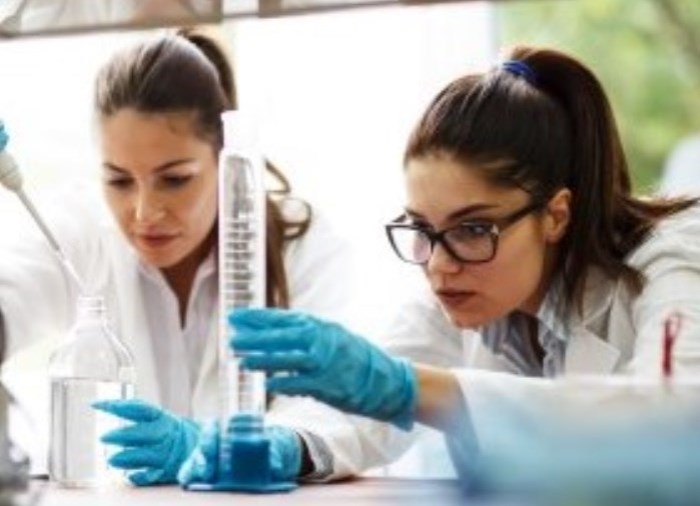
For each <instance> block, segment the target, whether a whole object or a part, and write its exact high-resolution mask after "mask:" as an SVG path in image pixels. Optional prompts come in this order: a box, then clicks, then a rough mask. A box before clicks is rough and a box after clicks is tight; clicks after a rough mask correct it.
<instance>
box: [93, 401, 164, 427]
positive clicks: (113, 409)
mask: <svg viewBox="0 0 700 506" xmlns="http://www.w3.org/2000/svg"><path fill="white" fill-rule="evenodd" d="M92 407H93V408H95V409H98V410H100V411H104V412H105V413H110V414H112V415H115V416H118V417H120V418H125V419H127V420H130V421H132V422H152V421H153V420H156V419H158V418H160V417H161V416H163V415H164V414H165V413H164V411H163V410H161V409H160V408H157V407H156V406H154V405H152V404H149V403H147V402H145V401H142V400H139V399H115V400H108V401H97V402H93V403H92Z"/></svg>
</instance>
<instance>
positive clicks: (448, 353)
mask: <svg viewBox="0 0 700 506" xmlns="http://www.w3.org/2000/svg"><path fill="white" fill-rule="evenodd" d="M404 162H405V164H404V165H405V182H406V190H407V197H408V198H407V203H406V206H405V209H404V211H403V213H402V214H401V216H400V217H399V218H397V219H396V220H395V221H393V222H392V223H390V224H388V225H387V226H386V231H387V234H388V238H389V241H390V243H391V246H392V247H393V249H394V251H395V252H396V254H397V255H398V257H399V258H400V259H401V260H403V261H405V262H408V263H411V264H415V265H417V266H419V267H420V268H422V269H423V272H424V274H425V277H426V280H427V282H428V285H429V287H430V290H431V291H432V294H427V295H426V297H422V298H420V300H417V301H416V303H415V304H413V305H410V306H408V307H404V308H402V310H401V312H400V315H399V317H398V318H397V320H396V323H395V325H394V327H393V328H392V330H391V331H390V335H389V336H387V338H386V342H387V348H388V351H389V352H390V353H391V355H390V354H389V353H387V352H386V351H383V350H380V349H379V348H377V347H375V346H373V345H371V344H370V343H369V342H368V341H366V340H364V339H362V338H361V337H358V336H356V335H353V334H352V333H351V332H349V331H347V330H346V329H344V328H343V327H341V326H340V325H337V324H334V323H329V322H326V321H322V320H319V319H316V318H314V317H311V316H307V315H303V314H299V313H294V312H290V311H280V310H241V311H236V312H234V313H233V314H232V315H231V316H230V322H231V324H232V325H233V326H234V327H235V328H236V337H235V339H234V343H235V347H236V349H238V350H248V351H251V352H255V353H253V354H251V356H250V357H248V358H246V361H245V365H246V366H247V367H249V368H251V369H258V370H264V371H267V372H270V373H277V372H285V373H291V374H285V375H280V376H274V375H273V376H272V377H270V378H269V379H268V388H269V389H270V390H271V391H273V392H277V393H282V394H286V395H308V396H312V397H315V398H316V399H319V400H321V401H323V402H325V403H327V404H330V405H332V406H335V407H336V408H339V409H341V410H344V411H347V412H350V413H354V414H359V415H364V416H365V417H369V418H372V419H375V420H381V421H387V422H390V424H378V423H376V422H374V423H373V422H369V421H367V422H362V423H359V422H355V423H354V428H352V429H351V428H349V427H350V426H351V425H352V424H349V425H348V427H346V428H345V429H337V437H334V436H333V435H328V436H327V440H326V444H327V445H328V446H329V447H331V448H334V445H336V446H337V444H336V443H335V441H336V440H340V439H342V438H348V437H349V436H348V434H349V433H352V434H354V435H355V438H356V441H357V442H358V443H357V444H358V446H359V447H360V448H361V449H360V451H358V452H356V453H355V455H354V458H353V459H350V460H349V459H347V458H346V459H337V460H336V462H335V466H334V468H333V473H332V474H331V477H339V476H343V475H345V474H349V473H353V472H357V471H359V470H362V469H364V468H366V467H369V466H372V465H377V464H380V463H382V462H386V461H387V460H389V459H390V458H393V456H395V453H397V452H399V451H400V450H401V449H402V448H404V445H402V444H396V441H397V439H396V438H397V435H399V433H400V431H396V430H393V429H391V425H393V426H395V427H398V428H401V429H410V428H411V427H412V426H413V424H414V422H419V423H422V424H425V425H428V426H432V427H434V428H437V429H440V430H443V431H445V432H446V433H447V434H448V436H458V437H448V441H449V442H450V446H451V448H450V449H451V450H453V451H452V454H453V457H459V456H460V455H461V456H465V455H468V454H469V452H470V451H471V448H470V446H469V445H470V444H472V443H474V442H475V441H474V440H473V439H470V438H465V437H464V435H465V434H467V433H469V431H471V430H473V431H475V434H476V443H483V441H479V435H480V433H482V430H483V429H484V428H485V427H486V426H487V422H486V420H485V419H484V418H483V414H484V411H483V410H482V406H483V402H484V401H488V400H489V399H498V398H504V397H505V398H515V399H519V400H520V401H522V402H530V401H531V400H533V399H535V398H536V397H537V396H538V395H540V394H544V393H545V392H551V389H549V388H548V387H549V386H551V378H555V377H560V376H563V375H567V374H572V373H581V372H585V373H597V374H604V375H612V374H618V375H634V376H652V377H658V376H659V375H660V374H661V371H660V367H661V363H662V356H663V355H662V353H663V352H662V350H663V344H664V343H663V339H662V336H663V327H664V321H665V319H666V318H667V317H668V316H669V315H670V314H671V313H673V312H675V311H679V312H681V313H682V315H683V326H682V335H681V336H680V338H679V339H678V342H677V343H676V345H675V348H674V350H673V361H674V369H675V373H676V374H677V375H680V376H683V375H689V374H697V373H698V372H700V290H699V289H698V287H700V212H699V211H698V207H697V206H696V203H697V201H696V200H693V199H677V200H662V199H643V198H637V197H635V196H633V195H632V188H631V183H630V176H629V172H628V168H627V164H626V160H625V154H624V152H623V149H622V145H621V142H620V138H619V135H618V132H617V127H616V125H615V121H614V118H613V114H612V111H611V107H610V105H609V103H608V99H607V98H606V95H605V93H604V91H603V88H602V87H601V85H600V83H599V81H598V79H597V78H596V77H595V76H594V74H593V73H592V72H591V71H590V70H589V69H588V68H587V67H586V66H584V65H583V64H581V63H580V62H578V61H577V60H576V59H574V58H572V57H571V56H568V55H566V54H563V53H561V52H558V51H555V50H550V49H539V48H532V47H516V48H515V49H513V50H512V51H510V52H509V53H508V59H507V61H506V62H505V63H502V64H500V65H498V66H497V67H495V68H493V69H492V70H490V71H489V72H486V73H484V74H474V75H467V76H465V77H461V78H459V79H457V80H455V81H454V82H452V83H451V84H449V85H448V86H447V87H446V88H445V89H444V90H443V91H442V92H441V93H439V94H438V95H437V97H436V98H435V99H434V100H433V101H432V103H431V104H430V105H429V106H428V109H427V110H426V111H425V113H424V114H423V116H422V118H421V119H420V121H419V122H418V125H417V126H416V127H415V130H414V131H413V133H412V135H411V137H410V139H409V141H408V145H407V148H406V152H405V160H404ZM392 355H393V356H392ZM394 356H403V357H405V358H394ZM407 359H409V360H407ZM465 445H466V446H465ZM346 446H347V445H346ZM336 453H337V452H336ZM201 476H202V474H201V466H199V467H197V466H191V468H190V472H189V474H188V475H186V476H183V479H184V480H185V481H196V480H197V479H201Z"/></svg>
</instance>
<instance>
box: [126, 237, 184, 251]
mask: <svg viewBox="0 0 700 506" xmlns="http://www.w3.org/2000/svg"><path fill="white" fill-rule="evenodd" d="M176 237H177V236H176V235H173V234H136V235H135V238H136V242H137V244H138V245H139V246H141V247H144V248H146V249H158V248H162V247H164V246H167V245H168V244H170V243H171V242H172V241H174V240H175V239H176Z"/></svg>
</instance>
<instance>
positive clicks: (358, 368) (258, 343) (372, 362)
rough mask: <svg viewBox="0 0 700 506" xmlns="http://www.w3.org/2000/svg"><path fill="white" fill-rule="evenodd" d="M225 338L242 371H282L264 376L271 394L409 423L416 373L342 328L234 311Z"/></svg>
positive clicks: (272, 313)
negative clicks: (301, 397) (310, 399)
mask: <svg viewBox="0 0 700 506" xmlns="http://www.w3.org/2000/svg"><path fill="white" fill-rule="evenodd" d="M229 323H230V324H231V325H233V326H234V327H235V331H236V332H235V335H234V337H233V339H232V341H231V345H232V347H233V348H234V349H235V350H236V352H237V353H240V354H242V355H246V354H247V355H246V356H245V357H244V358H243V360H242V364H243V367H246V368H248V369H255V370H261V371H266V372H270V373H277V372H287V373H291V374H289V375H281V376H273V377H270V378H268V380H267V388H268V390H270V391H271V392H277V393H280V394H284V395H308V396H311V397H314V398H316V399H318V400H320V401H322V402H325V403H327V404H330V405H331V406H334V407H336V408H338V409H340V410H343V411H347V412H350V413H354V414H358V415H364V416H368V417H371V418H375V419H378V420H383V421H388V422H391V423H393V424H395V425H396V426H398V427H400V428H402V429H410V428H411V427H412V426H413V416H414V411H415V405H416V401H417V385H416V375H415V371H414V370H413V367H412V366H411V365H410V364H409V363H408V362H407V361H406V360H403V359H396V358H393V357H390V356H389V355H388V354H387V353H385V352H384V351H383V350H381V349H379V348H378V347H376V346H374V345H372V344H371V343H370V342H369V341H367V340H365V339H363V338H362V337H359V336H357V335H354V334H352V333H350V332H349V331H348V330H346V329H345V328H343V327H342V326H340V325H338V324H336V323H331V322H327V321H323V320H319V319H317V318H314V317H312V316H309V315H305V314H301V313H295V312H292V311H285V310H279V309H239V310H236V311H234V312H233V313H231V314H230V315H229Z"/></svg>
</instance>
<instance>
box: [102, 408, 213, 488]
mask: <svg viewBox="0 0 700 506" xmlns="http://www.w3.org/2000/svg"><path fill="white" fill-rule="evenodd" d="M93 407H94V408H95V409H99V410H100V411H104V412H106V413H110V414H112V415H115V416H118V417H120V418H124V419H126V420H129V421H131V422H134V423H133V424H132V425H129V426H127V427H123V428H119V429H115V430H112V431H110V432H108V433H106V434H104V435H103V436H102V437H101V441H102V442H103V443H107V444H111V445H117V446H122V447H123V449H121V450H120V451H119V452H118V453H116V454H115V455H113V456H112V457H111V458H110V459H109V464H110V465H111V466H113V467H116V468H119V469H127V470H130V471H134V472H132V473H130V474H128V477H129V480H130V481H131V482H132V483H133V484H134V485H137V486H145V485H157V484H165V483H175V482H176V480H177V472H178V470H179V469H180V466H181V465H182V463H183V462H184V461H185V459H187V457H188V456H189V455H190V453H191V452H192V450H193V449H194V447H195V446H196V444H197V440H198V438H199V432H200V427H199V425H198V424H197V423H195V422H193V421H191V420H188V419H186V418H180V417H178V416H176V415H173V414H171V413H168V412H167V411H164V410H162V409H159V408H157V407H155V406H153V405H151V404H148V403H146V402H144V401H140V400H137V399H131V400H113V401H99V402H96V403H94V404H93Z"/></svg>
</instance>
